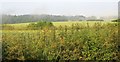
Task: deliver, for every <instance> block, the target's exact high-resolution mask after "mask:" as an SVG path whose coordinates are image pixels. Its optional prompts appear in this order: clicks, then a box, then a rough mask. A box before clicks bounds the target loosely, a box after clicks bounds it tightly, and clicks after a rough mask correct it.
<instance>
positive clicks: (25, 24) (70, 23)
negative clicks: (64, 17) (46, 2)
mask: <svg viewBox="0 0 120 62" xmlns="http://www.w3.org/2000/svg"><path fill="white" fill-rule="evenodd" d="M31 23H32V22H31ZM52 23H53V25H54V26H56V27H59V26H72V24H79V25H82V26H86V25H87V23H88V24H89V26H92V25H94V24H95V23H101V24H106V23H116V22H109V21H108V22H100V21H82V22H79V21H73V22H72V21H68V22H52ZM29 24H30V23H17V24H7V25H10V26H14V28H17V29H22V28H26V26H27V25H29Z"/></svg>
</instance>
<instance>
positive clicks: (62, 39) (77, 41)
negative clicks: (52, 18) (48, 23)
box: [1, 22, 119, 60]
mask: <svg viewBox="0 0 120 62" xmlns="http://www.w3.org/2000/svg"><path fill="white" fill-rule="evenodd" d="M52 23H53V25H54V27H45V28H43V29H39V30H37V29H35V30H33V29H28V28H27V25H29V23H21V24H7V25H9V26H12V27H14V28H13V29H7V28H6V29H3V30H2V32H1V33H2V53H3V59H8V60H11V59H17V60H119V56H118V54H119V53H118V50H117V49H118V47H117V46H118V24H117V23H116V22H52Z"/></svg>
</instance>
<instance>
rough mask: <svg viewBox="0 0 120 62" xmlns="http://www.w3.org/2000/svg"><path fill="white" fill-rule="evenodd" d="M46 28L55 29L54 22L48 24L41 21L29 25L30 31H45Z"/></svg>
mask: <svg viewBox="0 0 120 62" xmlns="http://www.w3.org/2000/svg"><path fill="white" fill-rule="evenodd" d="M45 27H47V28H48V27H53V24H52V22H46V21H39V22H37V23H30V24H29V25H28V29H34V30H35V29H43V28H45Z"/></svg>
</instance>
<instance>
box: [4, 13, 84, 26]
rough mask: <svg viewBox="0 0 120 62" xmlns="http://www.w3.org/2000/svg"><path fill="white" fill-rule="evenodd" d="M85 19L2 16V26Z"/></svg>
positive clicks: (44, 16) (72, 17)
mask: <svg viewBox="0 0 120 62" xmlns="http://www.w3.org/2000/svg"><path fill="white" fill-rule="evenodd" d="M85 19H86V17H85V16H82V15H78V16H61V15H19V16H16V15H2V23H3V24H14V23H26V22H37V21H50V22H57V21H68V20H72V21H76V20H77V21H83V20H85Z"/></svg>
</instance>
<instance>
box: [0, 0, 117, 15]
mask: <svg viewBox="0 0 120 62" xmlns="http://www.w3.org/2000/svg"><path fill="white" fill-rule="evenodd" d="M118 1H119V0H2V1H1V2H0V3H1V8H0V10H2V13H3V14H16V15H21V14H53V15H84V16H117V15H118Z"/></svg>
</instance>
